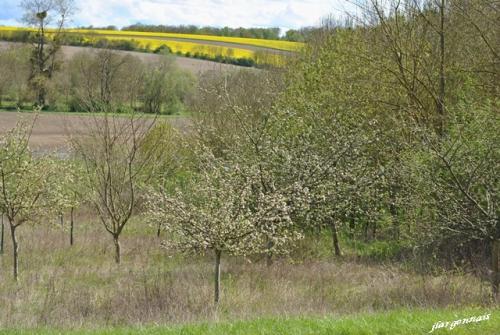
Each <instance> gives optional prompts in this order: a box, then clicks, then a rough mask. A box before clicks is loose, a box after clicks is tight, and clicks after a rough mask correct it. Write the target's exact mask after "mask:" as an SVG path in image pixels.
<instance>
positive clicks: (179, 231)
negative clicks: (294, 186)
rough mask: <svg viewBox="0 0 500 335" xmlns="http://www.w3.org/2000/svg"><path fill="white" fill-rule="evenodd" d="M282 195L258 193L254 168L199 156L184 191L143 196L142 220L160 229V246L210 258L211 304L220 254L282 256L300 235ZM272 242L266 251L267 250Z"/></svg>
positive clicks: (217, 293) (216, 292) (217, 296)
mask: <svg viewBox="0 0 500 335" xmlns="http://www.w3.org/2000/svg"><path fill="white" fill-rule="evenodd" d="M289 210H290V209H289V206H288V205H287V199H286V197H285V196H283V195H282V194H280V193H278V192H274V193H270V192H267V193H264V192H263V190H262V188H261V187H260V181H259V173H258V169H257V168H256V167H253V168H248V167H245V166H240V165H238V164H234V165H229V164H228V162H226V161H223V160H218V159H215V158H213V157H210V156H208V157H207V156H206V155H205V159H202V165H201V166H200V173H199V175H198V176H197V177H195V178H194V180H193V182H192V183H191V184H190V185H189V186H188V187H187V188H186V189H184V190H178V191H177V192H175V193H174V194H172V195H170V194H167V193H166V192H162V191H157V192H152V193H151V194H150V195H149V201H148V217H149V221H150V222H151V223H153V224H154V225H155V226H156V225H157V224H159V223H160V224H162V226H163V228H164V229H165V231H166V233H167V236H168V240H166V241H165V242H164V243H163V245H164V246H165V247H167V248H169V249H173V250H179V251H181V252H185V253H198V254H204V253H206V252H210V253H212V254H213V257H214V269H215V270H214V283H215V286H214V301H215V304H216V305H217V304H218V303H219V300H220V265H221V257H222V255H223V254H230V255H244V256H245V255H251V254H255V253H261V252H269V251H271V252H274V253H283V252H286V251H288V250H289V247H290V245H291V244H293V242H294V241H296V240H297V239H299V238H300V237H301V235H300V234H299V233H297V232H296V230H295V229H294V227H293V223H292V221H291V219H290V214H289ZM269 241H272V250H269Z"/></svg>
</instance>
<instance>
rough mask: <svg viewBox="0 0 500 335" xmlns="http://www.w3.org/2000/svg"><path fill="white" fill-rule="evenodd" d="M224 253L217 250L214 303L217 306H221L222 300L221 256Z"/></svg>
mask: <svg viewBox="0 0 500 335" xmlns="http://www.w3.org/2000/svg"><path fill="white" fill-rule="evenodd" d="M221 254H222V252H221V251H220V250H215V273H214V276H215V277H214V279H215V286H214V302H215V305H218V304H219V300H220V256H221Z"/></svg>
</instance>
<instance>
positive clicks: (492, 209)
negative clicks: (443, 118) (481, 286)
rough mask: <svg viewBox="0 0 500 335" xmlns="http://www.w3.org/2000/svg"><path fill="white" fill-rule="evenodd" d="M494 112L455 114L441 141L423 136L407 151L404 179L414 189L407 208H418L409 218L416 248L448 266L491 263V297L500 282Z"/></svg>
mask: <svg viewBox="0 0 500 335" xmlns="http://www.w3.org/2000/svg"><path fill="white" fill-rule="evenodd" d="M497 113H498V110H495V109H491V107H489V106H466V107H462V108H461V109H460V110H458V111H455V112H454V113H453V115H454V117H453V118H450V122H449V127H448V128H447V132H448V134H449V136H448V137H447V138H446V139H445V140H442V139H436V138H433V137H431V136H428V135H426V136H425V138H426V142H425V145H423V146H421V148H420V149H417V148H415V150H414V151H413V152H411V155H412V157H413V159H411V158H408V161H409V164H408V178H407V182H408V183H410V184H412V187H413V190H414V192H413V199H412V200H413V201H412V202H411V203H410V204H409V205H410V206H414V207H416V205H415V204H420V205H419V210H416V211H415V212H414V213H413V215H414V217H413V218H412V219H413V220H414V221H415V223H416V228H417V230H416V231H415V237H414V238H415V239H416V240H417V241H418V246H419V249H420V250H422V251H423V252H426V253H431V254H435V255H440V256H443V258H445V259H446V260H447V261H448V262H449V263H451V264H452V265H454V264H460V263H462V262H463V263H466V264H467V265H468V266H469V267H471V268H477V267H478V266H480V265H483V266H486V267H489V264H488V263H489V262H491V266H490V269H491V277H490V279H491V284H492V292H493V294H494V296H498V293H499V284H500V282H499V280H500V277H499V268H498V264H499V263H498V262H499V261H498V260H499V252H500V250H499V249H498V245H499V240H500V236H499V229H500V227H499V225H500V224H499V199H498V194H499V188H500V183H499V181H498V176H497V171H498V170H499V168H500V166H499V162H500V149H499V146H498V144H499V143H500V138H499V135H498V134H499V133H500V129H499V127H498V123H495V122H493V123H492V122H491V120H492V119H494V118H495V117H496V116H495V115H496V114H497ZM478 258H479V259H478ZM463 263H462V264H463ZM481 263H482V264H481Z"/></svg>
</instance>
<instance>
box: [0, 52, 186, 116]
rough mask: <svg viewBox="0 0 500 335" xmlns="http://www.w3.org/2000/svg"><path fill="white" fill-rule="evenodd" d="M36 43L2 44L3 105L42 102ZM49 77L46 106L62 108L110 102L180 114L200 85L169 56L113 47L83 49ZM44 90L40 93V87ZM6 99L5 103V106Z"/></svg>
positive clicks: (121, 106) (80, 109) (126, 107)
mask: <svg viewBox="0 0 500 335" xmlns="http://www.w3.org/2000/svg"><path fill="white" fill-rule="evenodd" d="M29 54H30V48H29V47H25V46H11V47H10V48H6V49H5V50H0V74H1V75H2V78H4V80H3V81H2V83H1V84H0V107H4V108H5V107H10V108H12V109H16V108H21V109H24V108H26V107H25V106H27V105H30V104H31V105H33V104H34V105H37V104H38V102H37V101H38V96H39V91H38V89H34V88H33V87H32V86H31V85H30V82H31V81H30V61H29ZM57 57H58V58H57V62H58V64H60V65H59V69H58V71H56V72H54V73H53V74H52V76H51V79H50V81H45V82H44V84H43V85H44V88H43V95H44V105H43V108H44V109H52V110H56V111H62V112H85V111H88V106H86V103H87V102H90V101H92V103H95V104H108V105H110V104H111V103H113V105H114V106H115V107H116V110H117V111H122V112H124V111H128V110H136V111H143V112H146V113H160V114H178V113H183V112H184V111H185V109H186V107H185V106H186V103H187V101H188V99H189V97H190V96H191V95H192V92H193V90H194V87H195V78H194V76H193V75H192V74H191V73H190V72H188V71H187V70H182V69H180V68H179V67H178V66H177V65H176V63H175V59H174V58H172V57H168V56H165V57H164V58H162V59H161V60H159V61H158V62H156V63H145V62H142V61H141V60H140V59H139V58H137V57H134V56H131V55H127V54H119V53H116V52H112V51H110V50H107V49H104V50H99V51H82V52H78V53H76V54H74V55H73V56H72V57H71V58H70V59H68V60H66V61H63V60H62V59H61V57H62V56H61V55H60V54H58V56H57ZM37 92H38V93H37ZM2 103H3V105H4V106H2Z"/></svg>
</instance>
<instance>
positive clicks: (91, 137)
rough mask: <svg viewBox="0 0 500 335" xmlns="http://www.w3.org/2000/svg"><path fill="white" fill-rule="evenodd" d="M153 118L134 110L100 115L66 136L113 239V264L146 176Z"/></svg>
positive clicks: (150, 157) (152, 151)
mask: <svg viewBox="0 0 500 335" xmlns="http://www.w3.org/2000/svg"><path fill="white" fill-rule="evenodd" d="M155 121H156V119H155V118H148V117H144V116H143V115H139V114H129V115H124V116H115V115H113V114H108V113H104V115H102V116H93V117H90V119H89V121H88V122H87V124H86V133H87V135H84V136H81V137H73V138H72V139H71V142H72V145H73V148H74V150H75V153H76V155H77V157H78V158H80V159H81V160H82V163H83V169H84V171H85V175H84V178H83V182H82V184H83V187H84V189H85V192H86V194H87V197H88V198H89V201H90V203H91V204H92V205H93V207H94V208H95V210H96V212H97V215H98V217H99V219H100V221H101V223H102V225H103V226H104V228H105V229H106V231H107V232H108V233H109V234H110V235H111V236H112V238H113V243H114V246H115V261H116V263H120V260H121V246H120V241H119V238H120V235H121V233H122V232H123V229H124V228H125V226H126V224H127V223H128V222H129V220H130V218H131V217H132V214H133V213H134V209H135V208H136V206H137V204H138V201H139V198H140V192H139V191H140V188H141V186H142V185H143V183H145V182H147V181H148V180H149V179H150V178H151V174H152V170H151V169H149V166H150V165H152V164H154V163H153V160H154V158H155V144H154V143H150V142H147V141H146V139H147V134H148V133H149V131H150V130H151V129H152V127H153V126H154V125H155ZM146 144H148V145H146Z"/></svg>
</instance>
